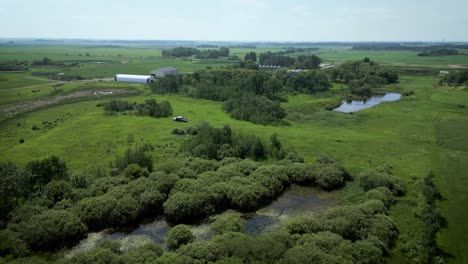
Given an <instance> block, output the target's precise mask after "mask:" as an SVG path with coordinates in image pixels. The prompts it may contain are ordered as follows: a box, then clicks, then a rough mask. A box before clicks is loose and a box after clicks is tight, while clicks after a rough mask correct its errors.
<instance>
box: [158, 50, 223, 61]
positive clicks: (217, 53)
mask: <svg viewBox="0 0 468 264" xmlns="http://www.w3.org/2000/svg"><path fill="white" fill-rule="evenodd" d="M161 54H162V56H163V57H165V58H168V57H192V56H195V57H196V58H197V59H217V58H219V57H228V56H229V48H226V47H220V48H219V50H214V49H205V50H199V49H196V48H189V47H177V48H173V49H166V50H163V51H162V52H161Z"/></svg>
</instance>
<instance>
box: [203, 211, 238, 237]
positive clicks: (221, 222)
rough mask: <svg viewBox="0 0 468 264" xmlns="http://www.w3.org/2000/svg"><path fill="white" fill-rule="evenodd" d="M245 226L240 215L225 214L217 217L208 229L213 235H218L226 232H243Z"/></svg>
mask: <svg viewBox="0 0 468 264" xmlns="http://www.w3.org/2000/svg"><path fill="white" fill-rule="evenodd" d="M245 224H246V222H245V220H244V219H242V218H241V215H240V214H237V213H226V214H222V215H219V216H217V217H216V218H215V220H214V221H213V223H211V226H210V227H211V230H213V232H214V233H215V234H218V235H220V234H223V233H226V232H243V231H244V229H245Z"/></svg>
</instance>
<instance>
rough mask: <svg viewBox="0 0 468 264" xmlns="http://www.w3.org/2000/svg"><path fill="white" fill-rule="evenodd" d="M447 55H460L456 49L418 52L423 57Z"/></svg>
mask: <svg viewBox="0 0 468 264" xmlns="http://www.w3.org/2000/svg"><path fill="white" fill-rule="evenodd" d="M446 55H459V53H458V50H456V49H431V50H424V51H422V52H420V53H418V56H423V57H434V56H446Z"/></svg>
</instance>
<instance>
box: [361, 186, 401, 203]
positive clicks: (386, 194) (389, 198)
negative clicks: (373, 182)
mask: <svg viewBox="0 0 468 264" xmlns="http://www.w3.org/2000/svg"><path fill="white" fill-rule="evenodd" d="M366 195H367V199H374V200H379V201H381V202H382V203H384V204H385V206H387V207H389V206H390V205H392V204H393V203H394V202H395V197H394V196H393V193H392V191H390V189H388V188H387V187H377V188H374V189H371V190H369V191H367V193H366Z"/></svg>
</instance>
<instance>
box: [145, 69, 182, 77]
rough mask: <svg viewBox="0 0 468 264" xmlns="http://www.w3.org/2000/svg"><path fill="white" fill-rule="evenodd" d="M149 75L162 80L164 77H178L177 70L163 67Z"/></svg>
mask: <svg viewBox="0 0 468 264" xmlns="http://www.w3.org/2000/svg"><path fill="white" fill-rule="evenodd" d="M150 75H152V76H154V77H155V78H163V77H166V76H167V75H175V76H177V75H179V73H178V72H177V69H176V68H174V67H164V68H159V69H156V70H153V71H151V72H150Z"/></svg>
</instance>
